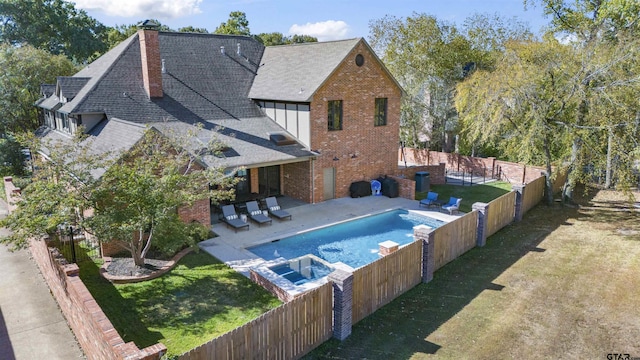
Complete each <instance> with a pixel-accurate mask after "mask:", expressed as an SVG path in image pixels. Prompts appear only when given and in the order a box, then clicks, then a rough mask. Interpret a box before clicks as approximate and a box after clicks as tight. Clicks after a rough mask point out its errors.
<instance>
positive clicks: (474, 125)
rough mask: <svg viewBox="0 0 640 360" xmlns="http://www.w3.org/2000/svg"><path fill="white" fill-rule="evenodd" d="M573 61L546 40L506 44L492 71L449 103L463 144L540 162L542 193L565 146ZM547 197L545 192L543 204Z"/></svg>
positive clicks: (460, 87) (566, 50)
mask: <svg viewBox="0 0 640 360" xmlns="http://www.w3.org/2000/svg"><path fill="white" fill-rule="evenodd" d="M573 58H574V53H573V49H572V48H571V47H569V46H566V45H562V44H560V43H559V42H558V41H557V40H556V39H553V38H552V37H547V38H545V40H544V41H543V42H537V41H526V42H511V43H508V44H507V47H506V49H505V52H504V55H503V56H502V57H501V58H500V59H499V60H498V62H497V63H496V64H495V68H494V69H493V70H491V71H488V70H480V71H477V72H475V73H474V74H473V75H471V76H470V77H469V78H468V79H467V80H466V81H464V82H462V83H460V84H459V85H458V92H457V95H456V99H455V103H456V106H457V108H458V112H459V114H460V119H461V120H462V123H463V124H464V125H463V127H464V130H463V133H464V134H465V136H466V137H467V138H468V139H469V141H471V142H479V143H481V144H486V143H489V144H491V145H492V146H495V147H497V148H499V149H500V150H501V154H503V156H505V157H506V158H507V159H508V160H512V161H522V162H525V163H529V164H531V163H533V164H539V163H544V164H545V166H546V170H547V174H548V175H549V176H548V177H547V189H548V190H550V189H551V184H552V182H551V179H552V176H553V175H554V173H553V172H552V170H553V168H552V165H553V163H554V162H556V161H557V160H559V159H561V158H562V157H563V156H564V155H566V153H565V151H566V149H567V148H568V146H567V144H569V141H568V140H567V137H566V131H563V129H562V126H561V124H562V123H565V122H566V121H567V120H568V119H570V118H571V115H572V111H573V110H574V108H575V102H573V101H572V96H571V95H572V91H573V82H572V78H571V75H572V74H573V73H575V68H577V66H578V65H577V63H575V62H572V61H571V59H573ZM552 195H553V194H552V193H551V191H547V202H548V203H551V202H552V201H553V198H552Z"/></svg>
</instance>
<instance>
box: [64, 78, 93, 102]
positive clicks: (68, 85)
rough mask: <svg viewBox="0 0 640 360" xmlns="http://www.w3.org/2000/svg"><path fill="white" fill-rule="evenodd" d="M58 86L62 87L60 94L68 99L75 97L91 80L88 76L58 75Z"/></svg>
mask: <svg viewBox="0 0 640 360" xmlns="http://www.w3.org/2000/svg"><path fill="white" fill-rule="evenodd" d="M57 80H58V86H59V87H60V95H61V96H64V97H66V98H67V99H69V100H70V99H73V98H74V97H76V95H77V94H78V92H80V90H82V88H83V87H84V86H85V85H86V84H87V82H89V80H91V78H88V77H79V76H58V78H57Z"/></svg>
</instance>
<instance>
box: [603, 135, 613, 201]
mask: <svg viewBox="0 0 640 360" xmlns="http://www.w3.org/2000/svg"><path fill="white" fill-rule="evenodd" d="M607 131H608V132H609V134H608V135H609V136H608V141H607V170H606V172H605V180H604V188H605V189H609V188H610V187H611V175H612V173H613V169H612V165H611V163H612V161H611V156H612V155H611V153H612V152H613V128H611V126H610V127H608V128H607Z"/></svg>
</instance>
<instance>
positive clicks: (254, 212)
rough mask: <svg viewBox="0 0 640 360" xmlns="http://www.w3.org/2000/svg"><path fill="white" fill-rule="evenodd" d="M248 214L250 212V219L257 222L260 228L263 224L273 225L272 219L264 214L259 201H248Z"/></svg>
mask: <svg viewBox="0 0 640 360" xmlns="http://www.w3.org/2000/svg"><path fill="white" fill-rule="evenodd" d="M247 212H249V218H250V219H251V220H253V221H255V222H257V223H258V225H259V226H262V224H269V225H271V219H269V217H268V216H266V215H265V214H263V213H262V210H260V207H259V206H258V202H257V201H255V200H254V201H247Z"/></svg>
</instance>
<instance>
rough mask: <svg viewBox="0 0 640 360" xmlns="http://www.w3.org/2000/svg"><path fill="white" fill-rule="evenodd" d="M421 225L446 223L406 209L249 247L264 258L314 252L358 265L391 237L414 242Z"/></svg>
mask: <svg viewBox="0 0 640 360" xmlns="http://www.w3.org/2000/svg"><path fill="white" fill-rule="evenodd" d="M421 224H424V225H427V226H430V227H432V228H437V227H440V226H441V225H443V224H444V223H443V222H442V221H439V220H436V219H432V218H428V217H425V216H420V215H416V214H415V213H410V212H408V211H406V210H393V211H388V212H385V213H382V214H377V215H372V216H368V217H365V218H361V219H357V220H353V221H348V222H344V223H341V224H337V225H333V226H328V227H325V228H322V229H318V230H313V231H309V232H305V233H302V234H298V235H294V236H291V237H288V238H284V239H281V240H279V241H274V242H270V243H267V244H262V245H258V246H254V247H251V248H249V249H248V250H249V251H251V252H252V253H254V254H256V255H258V256H260V257H261V258H263V259H265V260H274V259H276V258H278V257H284V258H286V259H294V258H297V257H300V256H303V255H306V254H313V255H316V256H318V257H320V258H321V259H324V260H326V261H327V262H329V263H335V262H343V263H345V264H347V265H349V266H351V267H353V268H359V267H361V266H364V265H366V264H368V263H370V262H373V261H375V260H376V259H378V251H379V246H378V244H379V243H381V242H384V241H387V240H392V241H394V242H396V243H398V244H400V245H405V244H408V243H410V242H412V241H413V227H414V226H416V225H421Z"/></svg>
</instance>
